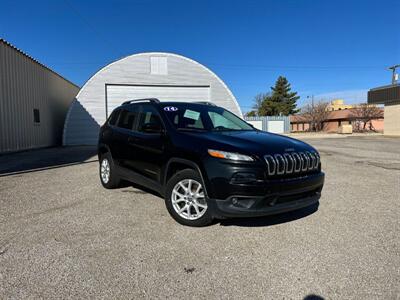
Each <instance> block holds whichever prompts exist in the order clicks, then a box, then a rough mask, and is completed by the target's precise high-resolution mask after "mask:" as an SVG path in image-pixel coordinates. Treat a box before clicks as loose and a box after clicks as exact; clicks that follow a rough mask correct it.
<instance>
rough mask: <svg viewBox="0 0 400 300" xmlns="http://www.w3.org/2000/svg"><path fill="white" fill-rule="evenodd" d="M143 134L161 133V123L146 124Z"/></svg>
mask: <svg viewBox="0 0 400 300" xmlns="http://www.w3.org/2000/svg"><path fill="white" fill-rule="evenodd" d="M142 132H145V133H161V132H163V128H162V126H161V124H159V123H146V124H143V126H142Z"/></svg>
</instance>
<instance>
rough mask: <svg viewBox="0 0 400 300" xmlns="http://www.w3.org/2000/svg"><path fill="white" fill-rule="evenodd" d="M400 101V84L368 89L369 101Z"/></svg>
mask: <svg viewBox="0 0 400 300" xmlns="http://www.w3.org/2000/svg"><path fill="white" fill-rule="evenodd" d="M399 101H400V85H399V84H391V85H386V86H381V87H377V88H374V89H370V90H369V91H368V103H380V104H382V103H383V104H390V103H393V102H399Z"/></svg>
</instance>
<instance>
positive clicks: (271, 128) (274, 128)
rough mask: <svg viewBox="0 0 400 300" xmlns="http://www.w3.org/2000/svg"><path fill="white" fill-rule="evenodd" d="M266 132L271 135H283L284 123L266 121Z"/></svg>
mask: <svg viewBox="0 0 400 300" xmlns="http://www.w3.org/2000/svg"><path fill="white" fill-rule="evenodd" d="M267 131H268V132H272V133H284V132H285V122H284V121H268V123H267Z"/></svg>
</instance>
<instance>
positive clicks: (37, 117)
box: [33, 108, 40, 124]
mask: <svg viewBox="0 0 400 300" xmlns="http://www.w3.org/2000/svg"><path fill="white" fill-rule="evenodd" d="M33 122H34V123H37V124H39V123H40V111H39V109H37V108H34V109H33Z"/></svg>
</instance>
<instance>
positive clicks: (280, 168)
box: [264, 151, 320, 176]
mask: <svg viewBox="0 0 400 300" xmlns="http://www.w3.org/2000/svg"><path fill="white" fill-rule="evenodd" d="M264 160H265V163H266V164H267V173H268V175H269V176H273V175H283V174H292V173H303V172H308V171H312V170H316V169H318V167H319V164H320V157H319V154H318V153H317V152H310V151H305V152H286V153H283V154H280V153H276V154H273V155H270V154H267V155H265V156H264Z"/></svg>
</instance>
